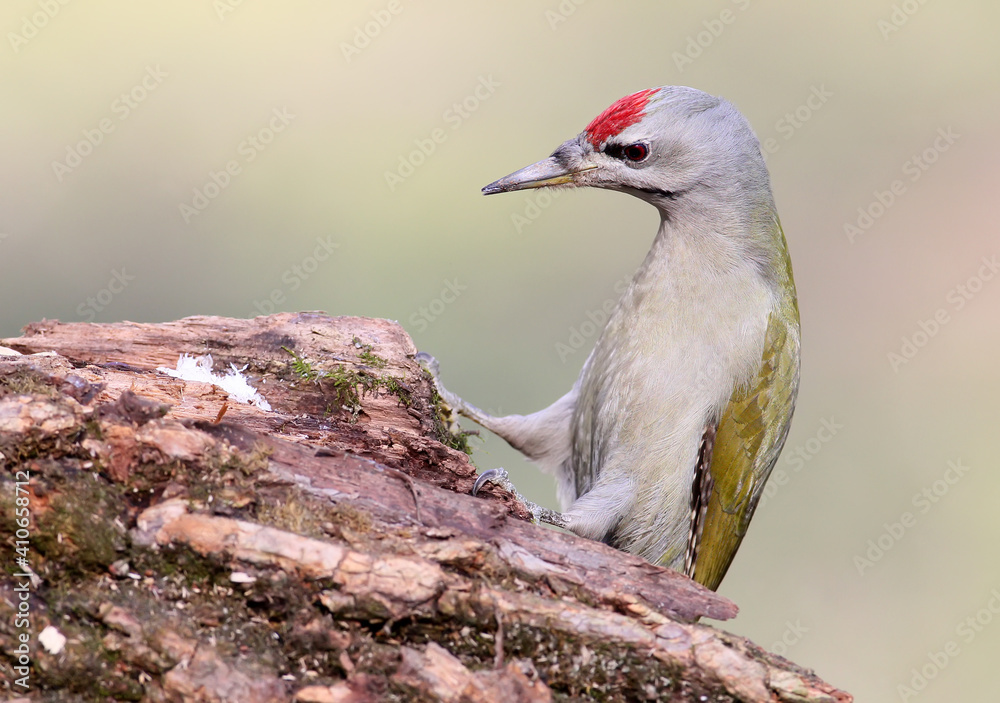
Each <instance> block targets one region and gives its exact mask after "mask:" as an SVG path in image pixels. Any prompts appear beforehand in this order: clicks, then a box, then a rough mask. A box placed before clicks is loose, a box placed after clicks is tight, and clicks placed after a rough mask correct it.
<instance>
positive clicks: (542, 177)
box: [483, 156, 597, 195]
mask: <svg viewBox="0 0 1000 703" xmlns="http://www.w3.org/2000/svg"><path fill="white" fill-rule="evenodd" d="M595 168H597V166H593V165H588V166H584V167H583V168H579V169H577V170H575V171H572V170H570V169H568V168H566V166H564V165H563V164H561V163H559V161H557V160H556V158H555V157H553V156H550V157H549V158H547V159H543V160H542V161H539V162H538V163H536V164H531V166H525V167H524V168H522V169H521V170H520V171H514V173H512V174H510V175H509V176H504V177H503V178H501V179H500V180H499V181H493V183H490V184H489V185H488V186H486V187H485V188H483V195H493V194H494V193H509V192H511V191H513V190H526V189H528V188H541V187H543V186H558V185H565V184H567V183H572V182H573V178H574V176H576V175H577V174H579V173H583V172H585V171H591V170H593V169H595Z"/></svg>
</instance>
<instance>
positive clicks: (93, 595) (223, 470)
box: [0, 313, 851, 703]
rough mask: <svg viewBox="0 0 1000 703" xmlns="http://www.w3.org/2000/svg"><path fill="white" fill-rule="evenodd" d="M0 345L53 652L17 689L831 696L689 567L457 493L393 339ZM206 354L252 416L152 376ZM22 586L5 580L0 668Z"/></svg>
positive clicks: (313, 325)
mask: <svg viewBox="0 0 1000 703" xmlns="http://www.w3.org/2000/svg"><path fill="white" fill-rule="evenodd" d="M0 345H2V346H4V347H7V348H9V349H11V350H13V351H14V352H17V353H20V354H21V355H19V356H18V355H8V356H0V462H2V463H3V467H4V471H3V473H2V478H3V483H2V484H0V487H2V489H3V490H2V491H0V508H2V511H0V520H2V522H0V531H2V533H3V534H4V535H5V540H4V544H3V545H2V546H0V549H3V550H4V553H3V555H2V556H3V557H4V559H5V563H8V564H13V563H14V560H15V557H16V556H17V554H16V553H15V551H14V550H13V546H14V540H13V538H12V535H13V534H14V528H15V527H16V523H15V521H14V506H15V500H14V499H15V496H16V489H15V485H14V480H13V479H14V478H15V477H16V476H17V472H18V471H20V472H27V475H29V476H30V481H29V482H28V484H27V491H28V494H29V496H30V504H31V523H30V530H29V531H30V532H31V535H32V537H31V540H30V542H31V546H30V551H29V554H28V562H29V564H30V566H31V569H32V570H33V574H36V576H34V577H33V578H29V579H28V580H29V581H32V582H33V583H32V585H31V588H32V609H31V631H32V632H33V633H36V634H37V633H39V632H41V631H42V630H43V629H44V628H45V627H46V626H48V625H51V626H53V627H54V628H56V629H57V630H59V632H61V633H62V634H63V635H64V636H66V637H67V641H66V643H65V646H64V647H63V648H62V649H61V650H59V651H58V652H50V651H46V649H45V648H43V647H40V646H38V643H37V641H34V642H33V644H32V653H31V656H32V674H31V682H32V685H33V688H32V691H31V692H29V693H28V694H27V695H28V696H29V698H32V699H39V700H40V699H43V698H44V697H45V696H46V695H54V693H53V692H59V695H68V696H78V697H80V698H82V699H94V698H95V697H104V698H107V699H126V700H132V699H140V698H143V699H147V700H159V701H182V700H200V701H241V702H242V703H246V702H247V701H271V700H274V701H291V700H296V701H358V702H361V701H379V700H400V701H402V700H428V701H550V700H552V701H559V700H581V699H582V700H587V699H597V700H691V701H697V700H706V698H703V696H707V697H708V698H707V700H739V701H831V702H832V701H848V700H851V698H850V696H849V695H848V694H846V693H843V692H840V691H837V690H836V689H834V688H832V687H830V686H829V685H827V684H825V683H823V682H822V681H820V680H819V679H817V678H816V677H815V676H814V675H813V674H812V673H811V672H808V671H805V670H802V669H799V668H798V667H796V666H794V665H793V664H791V663H790V662H787V661H785V660H784V659H781V658H780V657H777V656H774V655H770V654H767V653H766V652H763V651H762V650H760V649H759V648H757V647H756V646H755V645H753V644H752V643H750V642H748V641H747V640H745V639H742V638H739V637H735V636H733V635H729V634H727V633H725V632H722V631H720V630H717V629H715V628H712V627H710V626H707V625H704V624H698V623H697V620H698V619H699V618H701V617H710V618H714V619H727V618H730V617H733V616H734V615H735V614H736V608H735V606H734V605H733V604H732V603H731V602H729V601H727V600H726V599H724V598H722V597H721V596H718V595H717V594H715V593H712V592H710V591H707V590H706V589H704V588H701V587H700V586H698V585H697V584H695V583H694V582H692V581H690V580H689V579H687V578H685V577H684V576H682V575H680V574H678V573H676V572H673V571H670V570H667V569H663V568H660V567H656V566H652V565H650V564H648V563H647V562H645V561H643V560H641V559H638V558H636V557H633V556H630V555H627V554H624V553H622V552H618V551H616V550H613V549H611V548H609V547H606V546H605V545H602V544H598V543H595V542H591V541H588V540H583V539H581V538H578V537H576V536H575V535H571V534H565V533H561V532H556V531H552V530H549V529H545V528H542V527H538V526H535V525H532V524H530V523H529V522H526V521H525V520H524V519H523V518H525V517H526V516H527V514H526V511H525V510H524V506H522V505H520V504H519V503H517V502H516V501H515V499H514V498H513V496H511V495H510V494H508V493H506V492H504V491H501V490H500V489H497V488H495V487H491V488H490V489H489V491H488V492H487V496H486V498H485V499H484V497H482V496H480V497H475V498H474V497H472V496H469V495H468V491H469V489H470V488H471V486H472V483H473V481H474V479H475V467H474V466H473V465H472V464H471V462H470V461H469V457H468V455H467V454H465V453H464V452H462V451H459V450H458V449H456V448H454V447H459V446H461V442H460V439H461V438H460V437H456V436H454V435H452V434H451V433H450V432H449V429H448V423H447V420H448V418H446V417H442V411H441V409H440V407H439V406H438V405H437V404H436V402H435V398H434V394H433V391H432V388H431V386H430V384H429V382H428V378H427V376H426V374H424V372H423V371H422V369H420V367H419V366H418V365H417V364H416V363H415V361H414V359H413V356H414V354H415V351H416V350H415V349H414V348H413V344H412V341H411V340H410V338H409V337H408V336H407V335H406V333H405V332H404V331H403V330H402V329H401V328H400V327H399V326H398V325H396V324H395V323H392V322H388V321H385V320H370V319H364V318H330V317H327V316H325V315H322V314H318V313H302V314H280V315H273V316H269V317H261V318H256V319H253V320H233V319H225V318H214V317H196V318H187V319H184V320H180V321H178V322H174V323H168V324H157V325H151V324H133V323H121V324H116V325H91V324H83V323H78V324H61V323H58V322H41V323H36V324H33V325H30V326H29V327H28V328H26V330H25V334H24V336H22V337H18V338H15V339H7V340H0ZM208 353H210V354H212V356H213V360H214V366H215V369H216V370H217V371H223V372H224V370H225V369H227V368H229V367H230V365H231V364H232V365H235V366H236V367H237V368H240V369H244V373H245V374H246V375H247V376H248V377H249V378H250V380H251V382H252V384H253V385H254V387H255V388H257V389H258V390H259V391H260V392H261V394H262V395H263V396H264V397H265V398H266V400H267V402H268V403H269V404H270V406H271V410H270V411H264V410H260V409H258V408H257V407H255V406H253V405H249V404H244V403H239V402H236V401H234V400H233V399H230V398H229V397H228V395H227V393H226V392H225V391H223V390H221V389H220V388H218V387H216V386H214V385H210V384H206V383H197V382H190V381H183V380H180V379H177V378H173V377H170V376H167V375H165V374H163V373H158V372H157V371H156V369H157V367H170V368H172V367H174V366H175V364H176V363H177V360H178V357H179V356H180V355H181V354H192V355H204V354H208ZM449 445H451V446H449ZM24 475H25V474H24V473H22V474H21V477H22V478H23V477H24ZM10 572H11V569H8V573H10ZM25 578H28V577H10V576H8V577H5V578H4V579H3V580H2V581H0V590H2V591H3V596H4V597H3V598H2V599H0V621H2V624H0V644H2V649H3V651H4V652H10V651H12V650H13V649H14V646H15V642H16V640H15V639H14V637H15V636H16V633H15V631H14V630H13V629H12V626H11V622H12V621H13V610H11V609H12V608H13V607H16V606H15V604H16V599H15V598H14V597H13V596H14V594H15V589H16V588H17V587H18V586H19V585H21V584H22V583H23V582H24V580H25ZM5 610H10V612H2V611H5ZM14 679H15V677H14V676H11V675H9V673H8V668H3V669H0V684H3V685H4V686H5V687H6V689H7V690H8V691H10V692H11V693H12V694H18V693H21V694H23V693H24V691H23V689H18V688H17V687H15V685H14ZM46 692H49V693H46Z"/></svg>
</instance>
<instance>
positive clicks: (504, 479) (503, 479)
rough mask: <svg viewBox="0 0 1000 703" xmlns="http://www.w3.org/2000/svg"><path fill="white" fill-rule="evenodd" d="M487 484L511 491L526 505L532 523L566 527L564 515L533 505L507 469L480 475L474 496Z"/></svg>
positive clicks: (474, 488)
mask: <svg viewBox="0 0 1000 703" xmlns="http://www.w3.org/2000/svg"><path fill="white" fill-rule="evenodd" d="M486 483H492V484H494V485H496V486H499V487H500V488H503V489H504V490H506V491H510V492H511V493H513V494H514V497H515V498H517V499H518V501H520V502H521V503H523V504H524V507H526V508H527V509H528V512H530V513H531V518H532V522H535V523H536V524H537V523H542V522H544V523H546V524H548V525H554V526H555V527H566V518H564V517H563V515H562V513H560V512H558V511H556V510H551V509H549V508H543V507H542V506H541V505H538V504H537V503H533V502H531V501H530V500H528V499H527V498H525V497H524V496H523V495H521V493H520V491H518V490H517V488H516V487H515V486H514V484H513V482H511V480H510V475H509V474H508V473H507V470H506V469H488V470H486V471H484V472H483V473H481V474H479V478H477V479H476V482H475V483H474V484H473V485H472V495H476V494H477V493H479V491H480V489H482V487H483V485H484V484H486Z"/></svg>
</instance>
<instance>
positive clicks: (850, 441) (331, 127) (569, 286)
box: [0, 0, 1000, 702]
mask: <svg viewBox="0 0 1000 703" xmlns="http://www.w3.org/2000/svg"><path fill="white" fill-rule="evenodd" d="M0 26H2V27H3V31H4V34H5V35H6V40H5V45H4V46H2V47H0V78H2V84H0V114H2V119H3V129H2V130H0V154H2V159H3V163H2V167H0V187H2V203H3V205H2V208H0V300H2V307H0V335H3V336H12V335H16V334H17V333H18V330H19V329H20V328H21V326H23V325H24V324H26V323H28V322H31V321H33V320H38V319H41V318H58V319H61V320H91V319H93V320H97V321H116V320H139V321H163V320H172V319H175V318H179V317H183V316H185V315H192V314H219V315H231V316H238V317H246V316H252V315H256V314H261V313H263V312H268V311H270V310H272V309H278V310H315V309H323V310H326V311H328V312H330V313H332V314H345V315H347V314H349V315H366V316H378V317H386V318H392V319H397V320H399V321H400V322H401V323H402V324H403V325H404V326H405V327H406V329H407V330H408V331H409V332H410V333H411V334H412V335H413V337H414V339H415V340H416V343H417V345H418V347H419V348H421V349H423V350H426V351H429V352H431V353H433V354H435V355H436V356H437V357H438V358H439V359H440V360H441V364H442V370H443V377H444V380H445V381H446V383H447V384H448V385H449V387H450V388H451V389H452V390H454V391H456V392H458V393H459V394H461V395H462V396H464V397H465V398H466V399H468V400H470V401H471V402H473V403H476V404H478V405H480V406H481V407H483V408H484V409H488V410H490V411H492V412H494V413H509V412H529V411H534V410H537V409H539V408H542V407H544V406H546V405H548V404H549V403H551V402H552V401H553V400H555V399H556V398H557V397H559V396H560V395H562V394H563V393H564V392H565V391H566V390H568V389H569V387H570V385H571V384H572V383H573V380H574V379H575V377H576V375H577V374H578V372H579V369H580V366H581V365H582V363H583V361H584V358H585V357H586V354H587V353H588V351H589V349H590V347H591V345H592V344H593V342H594V339H595V337H596V332H595V331H594V324H593V323H592V322H591V321H590V318H592V317H598V316H599V315H598V314H597V311H599V310H600V309H601V308H602V306H603V305H604V304H605V301H608V300H611V299H614V298H615V297H616V295H615V284H616V283H617V282H618V281H620V280H622V279H623V278H627V277H629V276H630V275H631V273H632V272H633V271H634V269H635V268H636V266H637V265H638V263H639V262H640V260H641V259H642V257H643V255H644V254H645V252H646V250H647V248H648V246H649V244H650V242H651V241H652V237H653V235H654V233H655V229H656V226H657V215H656V213H655V211H654V210H653V209H652V208H651V207H649V206H648V205H646V204H644V203H641V202H640V201H638V200H634V199H631V198H628V197H625V196H623V195H621V194H616V193H610V192H597V191H571V192H565V191H564V192H560V193H559V194H558V196H557V197H550V196H549V195H546V194H543V193H542V192H529V193H528V194H521V193H516V194H512V195H508V196H497V197H491V198H483V197H482V196H481V195H480V193H479V189H480V187H481V186H483V185H485V184H486V183H488V182H490V181H492V180H494V179H496V178H498V177H500V176H503V175H505V174H507V173H509V172H511V171H513V170H515V169H517V168H520V167H521V166H524V165H527V164H529V163H531V162H533V161H535V160H537V159H540V158H543V157H544V156H547V155H548V154H549V153H550V151H551V150H552V149H553V148H554V147H556V146H557V145H558V144H560V143H561V142H562V141H563V140H565V139H567V138H569V137H571V136H573V135H575V134H576V133H577V132H579V131H580V130H581V129H582V128H583V127H584V125H586V124H587V123H588V122H589V121H590V120H591V119H592V118H593V117H594V116H595V115H597V114H598V113H599V112H600V111H601V110H603V109H604V108H605V107H607V106H608V105H609V104H610V103H611V102H612V101H614V100H615V99H617V98H619V97H621V96H623V95H625V94H627V93H630V92H633V91H635V90H639V89H642V88H647V87H652V86H658V85H664V84H685V85H691V86H695V87H698V88H701V89H703V90H706V91H709V92H712V93H716V94H721V95H724V96H726V97H727V98H729V99H730V100H732V101H733V102H734V103H735V104H736V105H737V106H738V107H739V108H740V109H741V110H742V111H743V112H744V113H745V114H746V115H747V116H748V118H749V119H750V121H751V123H752V124H753V125H754V126H755V128H756V130H757V132H758V135H759V136H760V137H761V140H762V141H765V142H767V140H771V141H770V142H767V143H768V144H770V145H771V147H772V148H770V149H769V151H771V153H770V154H769V156H768V164H769V167H770V170H771V176H772V179H773V186H774V192H775V197H776V200H777V203H778V208H779V210H780V212H781V216H782V220H783V224H784V227H785V231H786V233H787V236H788V242H789V246H790V248H791V252H792V257H793V260H794V265H795V275H796V281H797V283H798V291H799V300H800V307H801V313H802V324H803V343H804V346H803V374H802V388H801V393H800V396H799V398H800V399H799V405H798V409H797V412H796V417H795V422H794V424H793V427H792V433H791V436H790V438H789V440H788V444H787V446H786V449H785V453H784V455H783V456H782V458H781V459H780V460H779V463H778V465H777V467H776V470H775V475H774V478H773V479H772V483H771V485H770V490H769V495H768V497H767V498H766V500H765V503H764V504H763V505H762V507H761V508H760V509H759V510H758V512H757V516H756V518H755V520H754V524H753V527H752V529H751V530H750V533H749V535H748V537H747V539H746V541H745V542H744V545H743V547H742V549H741V551H740V553H739V555H738V556H737V558H736V561H735V562H734V564H733V567H732V569H731V570H730V573H729V576H728V577H727V579H726V581H725V582H724V583H723V586H722V589H721V592H722V593H723V594H725V595H726V596H728V597H730V598H732V599H733V600H735V601H736V602H737V603H738V604H739V605H740V607H741V609H742V610H741V614H740V616H739V617H738V618H737V619H736V620H735V621H732V622H728V623H726V624H725V625H724V626H725V627H726V628H727V629H729V630H732V631H735V632H738V633H740V634H744V635H747V636H749V637H751V638H753V639H755V640H756V641H757V642H759V643H760V644H761V645H762V646H764V647H767V648H772V649H775V650H776V651H778V652H780V653H783V654H785V655H786V656H787V657H788V658H790V659H792V660H794V661H796V662H799V663H801V664H803V665H806V666H809V667H813V668H815V669H816V670H817V672H818V673H819V674H820V675H822V676H824V677H826V678H828V679H829V680H830V681H831V682H833V683H834V684H836V685H838V686H841V687H844V688H846V689H847V690H850V691H851V692H853V693H854V694H856V695H857V697H858V700H862V701H866V700H872V701H875V700H878V701H888V700H893V699H895V700H903V701H906V700H919V701H928V702H929V701H955V700H998V691H1000V688H998V684H997V677H996V675H995V668H996V653H997V651H1000V559H998V550H997V535H998V533H1000V511H998V509H997V495H998V492H1000V476H998V473H997V471H996V464H997V458H998V456H1000V451H998V450H1000V439H998V435H1000V432H998V428H997V415H998V413H997V403H996V399H997V397H998V392H1000V378H998V374H997V370H996V369H997V352H998V347H1000V344H998V343H1000V325H998V313H1000V276H998V275H997V273H998V272H997V270H996V269H997V264H996V262H997V258H996V257H997V256H998V255H1000V241H998V236H997V235H998V226H997V205H996V203H997V191H998V188H1000V166H998V164H1000V133H998V129H997V127H998V124H1000V80H998V79H1000V43H998V42H997V41H996V39H995V34H996V28H997V26H1000V6H998V5H996V4H995V3H988V2H985V1H981V2H973V1H971V0H966V1H957V2H950V3H943V2H937V3H925V2H918V1H917V0H906V1H904V2H890V1H889V0H882V1H880V2H874V3H872V2H860V1H854V2H836V3H833V2H808V3H805V2H803V3H794V4H793V3H783V4H780V5H779V4H778V3H770V4H765V3H758V2H756V0H753V1H749V0H739V1H730V0H715V1H713V2H707V3H697V4H696V3H677V2H671V3H649V2H642V3H640V2H615V3H612V2H608V1H606V0H605V1H603V2H601V1H599V0H590V1H589V2H583V1H582V0H575V1H574V0H562V2H558V1H557V0H551V1H550V2H528V1H526V0H525V1H513V2H506V3H502V4H501V3H496V2H477V1H469V0H466V1H465V2H432V1H427V2H420V3H417V2H409V1H408V0H392V1H391V2H386V1H384V0H373V1H370V2H355V3H344V2H340V3H315V2H285V3H281V4H280V5H279V4H278V3H262V2H249V1H248V2H238V1H237V0H217V1H216V2H211V1H209V0H202V1H201V2H196V3H190V2H171V3H134V2H112V1H110V0H107V1H93V2H86V3H83V2H79V3H77V2H74V3H68V4H65V5H63V4H61V3H60V2H59V0H36V1H35V2H29V1H27V0H12V1H10V2H7V3H4V5H3V7H2V9H0ZM435 130H438V131H435ZM435 137H436V138H437V141H435ZM421 145H422V147H423V151H424V152H430V153H429V154H421V153H420V152H419V150H420V148H421ZM431 146H433V151H431ZM415 151H416V152H417V153H416V154H414V152H415ZM227 168H229V169H230V170H229V172H228V173H227ZM387 173H395V174H396V175H397V176H399V178H398V179H387V177H386V174H387ZM390 181H392V182H391V183H390ZM859 209H860V212H859ZM846 225H853V226H854V227H856V228H857V229H856V230H851V229H850V228H847V227H845V226H846ZM984 260H985V261H986V262H989V264H988V265H987V264H984V263H983V262H984ZM275 300H276V301H278V302H277V303H274V302H273V301H275ZM941 311H943V312H941ZM904 341H905V342H907V343H904ZM907 344H909V345H912V347H911V346H907ZM890 354H898V355H899V358H895V357H891V356H890ZM476 461H477V463H478V464H479V466H480V467H483V468H486V467H491V466H496V465H502V466H505V467H507V468H508V469H510V470H511V473H512V474H513V478H514V479H515V482H516V483H517V484H518V485H519V486H520V487H521V489H522V490H523V491H524V492H525V493H527V494H528V495H529V496H530V497H533V498H535V499H537V500H539V501H540V502H542V503H546V504H549V505H553V506H554V505H555V498H554V490H553V485H552V480H551V479H550V478H549V477H547V476H542V475H541V474H539V473H538V472H537V471H536V470H535V469H534V468H533V467H531V466H530V465H527V464H525V463H524V462H522V461H521V460H520V459H519V458H518V456H517V455H516V453H514V452H513V451H511V450H510V449H508V448H507V447H506V446H505V445H504V444H503V443H502V442H500V441H498V440H497V439H496V438H486V441H485V444H483V445H482V447H481V448H480V449H479V451H478V452H477V454H476ZM949 462H951V466H952V468H951V469H949ZM925 492H926V494H925ZM907 514H909V515H907ZM970 618H971V620H970ZM900 687H903V688H900Z"/></svg>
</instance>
